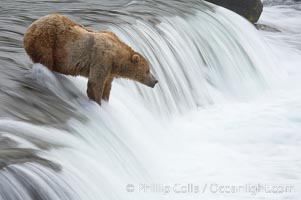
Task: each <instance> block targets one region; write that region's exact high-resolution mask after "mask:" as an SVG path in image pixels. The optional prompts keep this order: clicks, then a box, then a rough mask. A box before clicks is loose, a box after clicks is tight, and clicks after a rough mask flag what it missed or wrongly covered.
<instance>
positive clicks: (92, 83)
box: [87, 68, 107, 105]
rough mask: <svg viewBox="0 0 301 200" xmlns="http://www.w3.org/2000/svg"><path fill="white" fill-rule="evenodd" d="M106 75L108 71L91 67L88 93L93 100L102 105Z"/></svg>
mask: <svg viewBox="0 0 301 200" xmlns="http://www.w3.org/2000/svg"><path fill="white" fill-rule="evenodd" d="M106 76H107V73H105V72H104V71H103V70H98V69H95V68H92V69H90V73H89V78H88V88H87V95H88V97H89V98H90V99H91V100H93V101H96V102H97V103H98V104H99V105H101V98H102V96H103V91H104V87H105V80H106Z"/></svg>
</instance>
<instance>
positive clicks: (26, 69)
mask: <svg viewBox="0 0 301 200" xmlns="http://www.w3.org/2000/svg"><path fill="white" fill-rule="evenodd" d="M87 2H88V3H87ZM0 5H1V6H0V10H1V12H0V30H1V32H0V199H3V200H30V199H43V200H44V199H45V200H50V199H51V200H53V199H55V200H57V199H63V200H65V199H66V200H68V199H70V200H71V199H72V200H73V199H84V200H94V199H95V200H99V199H109V200H112V199H118V200H120V199H131V200H132V199H210V200H211V199H212V200H216V199H223V200H225V199H231V200H235V199H238V200H243V199H268V200H280V199H281V200H282V199H289V200H293V199H294V200H299V199H300V197H301V154H300V151H301V145H300V144H301V88H300V87H301V69H300V63H301V39H300V38H301V37H300V36H301V20H300V19H301V12H300V11H301V4H300V3H297V2H294V1H285V2H283V1H270V0H266V1H264V11H263V13H262V16H261V18H260V20H259V22H258V24H257V25H256V26H254V25H252V24H250V23H249V22H248V21H246V20H245V19H243V18H242V17H240V16H238V15H236V14H235V13H232V12H230V11H228V10H226V9H224V8H220V7H217V6H214V5H213V4H210V3H205V2H202V1H194V0H189V1H127V0H119V1H114V2H109V1H94V0H89V1H85V2H84V1H74V2H72V1H65V2H59V1H56V2H49V1H41V2H34V1H19V2H14V1H8V0H4V1H3V2H1V3H0ZM53 12H59V13H62V14H66V15H68V16H70V17H71V18H72V19H74V20H76V21H78V22H79V23H82V24H84V25H85V26H87V27H89V28H91V29H94V30H110V31H113V32H114V33H116V34H117V35H118V37H120V38H121V40H123V41H124V42H126V43H127V44H129V45H130V46H132V47H133V49H135V50H137V51H139V52H141V53H142V54H143V55H145V56H146V57H147V58H148V60H149V61H150V63H151V71H152V72H153V73H154V75H155V77H156V78H157V79H158V80H159V84H158V85H157V86H156V87H155V88H154V89H150V88H148V87H146V86H143V85H141V84H137V83H134V82H132V81H129V80H122V79H118V80H116V81H114V83H113V87H112V91H111V97H110V102H109V103H104V104H103V105H102V106H101V107H100V106H99V105H97V104H96V103H95V102H92V101H89V100H88V98H87V96H86V86H87V80H86V79H85V78H82V77H70V76H63V75H60V74H56V73H52V72H50V71H49V70H48V69H47V68H45V67H44V66H42V65H41V64H32V63H31V61H30V60H29V58H28V56H27V55H26V53H25V52H24V49H23V47H22V39H23V33H24V32H25V30H26V28H27V26H28V25H29V24H30V23H31V22H32V21H34V20H35V19H38V18H39V17H41V16H43V15H45V14H48V13H53Z"/></svg>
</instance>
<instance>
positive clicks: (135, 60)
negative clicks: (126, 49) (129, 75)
mask: <svg viewBox="0 0 301 200" xmlns="http://www.w3.org/2000/svg"><path fill="white" fill-rule="evenodd" d="M139 62H140V56H139V55H138V54H134V55H133V56H132V63H139Z"/></svg>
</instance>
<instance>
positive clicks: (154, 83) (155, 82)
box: [151, 80, 158, 88]
mask: <svg viewBox="0 0 301 200" xmlns="http://www.w3.org/2000/svg"><path fill="white" fill-rule="evenodd" d="M157 83H158V81H157V80H155V81H154V82H153V84H151V87H152V88H154V87H155V85H156V84H157Z"/></svg>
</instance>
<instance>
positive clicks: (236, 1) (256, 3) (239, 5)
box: [206, 0, 263, 23]
mask: <svg viewBox="0 0 301 200" xmlns="http://www.w3.org/2000/svg"><path fill="white" fill-rule="evenodd" d="M206 1H208V2H211V3H213V4H216V5H219V6H222V7H224V8H227V9H229V10H232V11H233V12H236V13H237V14H239V15H241V16H243V17H245V18H246V19H248V20H249V21H250V22H252V23H255V22H257V21H258V20H259V17H260V15H261V13H262V9H263V4H262V2H261V0H206Z"/></svg>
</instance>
